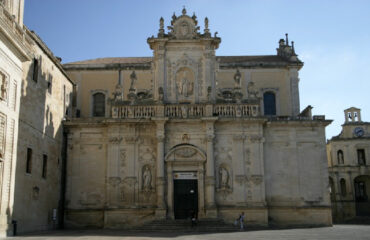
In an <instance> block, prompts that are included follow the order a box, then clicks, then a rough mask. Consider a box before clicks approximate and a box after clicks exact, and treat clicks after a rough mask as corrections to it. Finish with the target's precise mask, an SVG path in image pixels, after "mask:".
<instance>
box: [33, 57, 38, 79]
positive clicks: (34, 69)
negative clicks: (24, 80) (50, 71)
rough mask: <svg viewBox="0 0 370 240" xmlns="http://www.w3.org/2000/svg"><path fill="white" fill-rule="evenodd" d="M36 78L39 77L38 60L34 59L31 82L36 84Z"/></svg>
mask: <svg viewBox="0 0 370 240" xmlns="http://www.w3.org/2000/svg"><path fill="white" fill-rule="evenodd" d="M38 77H39V60H37V59H36V58H34V59H33V75H32V79H33V81H35V82H37V80H38Z"/></svg>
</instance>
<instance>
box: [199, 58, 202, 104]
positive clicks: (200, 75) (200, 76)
mask: <svg viewBox="0 0 370 240" xmlns="http://www.w3.org/2000/svg"><path fill="white" fill-rule="evenodd" d="M202 65H203V64H202V59H199V61H198V95H199V97H202V96H203V74H202V73H203V71H202V70H203V69H202V68H203V66H202Z"/></svg>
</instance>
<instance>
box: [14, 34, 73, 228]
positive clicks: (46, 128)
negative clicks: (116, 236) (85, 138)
mask: <svg viewBox="0 0 370 240" xmlns="http://www.w3.org/2000/svg"><path fill="white" fill-rule="evenodd" d="M26 32H27V34H28V36H29V37H30V38H31V40H32V43H33V46H32V51H31V54H32V61H28V62H25V63H24V64H23V77H22V84H21V91H20V111H19V133H20V134H19V138H18V143H17V159H18V160H17V166H16V178H15V186H14V187H15V194H14V210H13V214H12V219H14V220H16V221H17V225H18V231H19V232H29V231H35V230H46V229H53V228H56V227H57V226H59V222H60V220H59V219H58V218H59V215H60V211H62V206H61V202H60V199H61V191H62V189H61V186H62V169H63V164H64V157H63V153H62V143H63V125H62V121H63V120H64V119H66V118H68V117H70V116H71V114H72V106H71V104H72V93H73V83H72V82H71V81H70V80H69V78H68V77H67V75H66V73H65V72H64V70H63V68H62V65H61V64H60V60H59V59H57V58H56V57H55V56H54V55H53V54H52V53H51V52H50V50H49V49H48V48H47V47H46V45H45V44H44V43H43V42H42V40H41V39H40V38H39V37H38V36H37V35H36V34H35V33H33V32H30V31H29V30H28V29H26ZM35 65H36V66H35ZM30 209H34V211H32V214H28V213H29V210H30Z"/></svg>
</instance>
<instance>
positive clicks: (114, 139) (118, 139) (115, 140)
mask: <svg viewBox="0 0 370 240" xmlns="http://www.w3.org/2000/svg"><path fill="white" fill-rule="evenodd" d="M122 139H123V138H122V137H110V138H109V142H110V143H113V144H120V143H121V141H122Z"/></svg>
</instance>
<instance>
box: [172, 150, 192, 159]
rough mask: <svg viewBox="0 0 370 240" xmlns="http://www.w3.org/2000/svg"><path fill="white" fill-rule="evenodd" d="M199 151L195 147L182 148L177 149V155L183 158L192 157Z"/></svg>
mask: <svg viewBox="0 0 370 240" xmlns="http://www.w3.org/2000/svg"><path fill="white" fill-rule="evenodd" d="M196 153H197V151H196V150H195V149H193V148H180V149H177V150H176V151H175V154H176V156H178V157H182V158H190V157H192V156H194V155H195V154H196Z"/></svg>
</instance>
